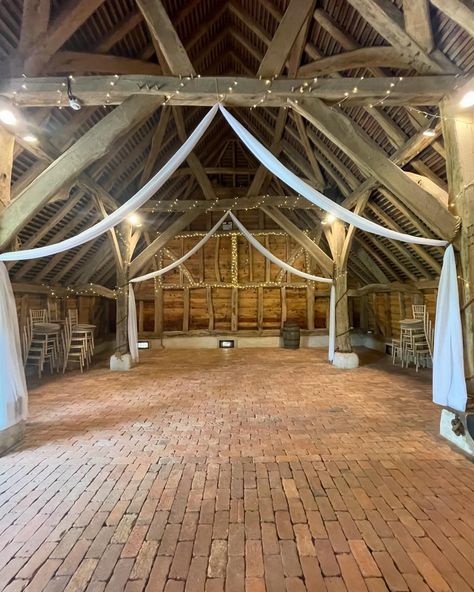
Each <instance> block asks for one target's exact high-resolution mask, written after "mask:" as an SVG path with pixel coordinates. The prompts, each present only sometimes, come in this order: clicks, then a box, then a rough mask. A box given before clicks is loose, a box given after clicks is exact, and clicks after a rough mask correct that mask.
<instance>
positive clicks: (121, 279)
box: [115, 222, 140, 357]
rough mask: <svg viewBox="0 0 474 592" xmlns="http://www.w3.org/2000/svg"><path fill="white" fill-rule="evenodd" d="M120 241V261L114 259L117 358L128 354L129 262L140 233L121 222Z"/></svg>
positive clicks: (118, 242)
mask: <svg viewBox="0 0 474 592" xmlns="http://www.w3.org/2000/svg"><path fill="white" fill-rule="evenodd" d="M120 231H121V235H122V241H117V244H118V245H119V247H120V253H121V256H122V259H121V260H119V259H118V258H117V259H116V262H115V263H116V272H117V287H118V293H117V317H116V318H117V323H116V337H115V353H116V355H117V356H118V357H120V356H121V355H123V354H126V353H127V352H128V282H129V280H130V278H131V277H133V276H131V274H130V261H131V259H132V255H133V251H134V250H135V247H136V244H137V242H138V238H139V236H140V231H139V230H136V231H135V232H133V228H132V226H131V225H130V224H129V223H127V222H123V223H122V224H121V227H120Z"/></svg>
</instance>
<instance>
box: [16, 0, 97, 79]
mask: <svg viewBox="0 0 474 592" xmlns="http://www.w3.org/2000/svg"><path fill="white" fill-rule="evenodd" d="M103 2H104V0H68V1H67V2H66V3H63V5H62V7H61V11H60V13H59V14H58V15H57V16H56V18H55V19H54V21H53V22H52V23H51V24H50V25H49V27H48V29H47V31H45V32H44V33H43V34H42V35H41V37H40V38H39V39H38V40H37V41H36V42H35V44H34V46H33V47H31V53H30V55H29V56H28V57H27V58H26V60H25V65H24V72H25V73H26V74H28V75H29V76H34V75H36V74H38V73H39V72H41V70H42V68H43V66H44V65H45V64H46V63H47V62H48V60H49V59H51V57H52V56H53V55H54V54H55V53H56V51H58V49H59V48H60V47H61V46H62V45H64V43H65V42H66V41H67V40H68V39H69V37H71V35H72V34H73V33H74V32H75V31H76V30H77V29H78V28H79V27H80V26H81V25H82V24H83V23H84V22H85V21H86V20H87V19H88V18H89V17H90V16H91V14H92V13H94V12H95V11H96V10H97V8H98V7H99V6H100V5H101V4H102V3H103Z"/></svg>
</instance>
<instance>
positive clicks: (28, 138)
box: [23, 134, 38, 144]
mask: <svg viewBox="0 0 474 592" xmlns="http://www.w3.org/2000/svg"><path fill="white" fill-rule="evenodd" d="M23 140H24V141H25V142H28V143H29V144H36V142H37V141H38V138H37V137H36V136H34V135H33V134H26V135H24V136H23Z"/></svg>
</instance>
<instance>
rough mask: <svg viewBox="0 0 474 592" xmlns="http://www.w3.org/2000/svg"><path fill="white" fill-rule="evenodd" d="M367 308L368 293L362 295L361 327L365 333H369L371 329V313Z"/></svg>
mask: <svg viewBox="0 0 474 592" xmlns="http://www.w3.org/2000/svg"><path fill="white" fill-rule="evenodd" d="M368 312H369V311H368V309H367V295H366V294H363V295H362V296H361V297H360V323H359V324H360V328H361V329H362V331H364V333H367V331H368V330H369V315H368Z"/></svg>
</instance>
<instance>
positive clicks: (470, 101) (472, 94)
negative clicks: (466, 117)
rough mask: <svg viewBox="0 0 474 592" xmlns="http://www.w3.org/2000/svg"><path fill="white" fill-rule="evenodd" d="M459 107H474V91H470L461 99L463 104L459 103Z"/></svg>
mask: <svg viewBox="0 0 474 592" xmlns="http://www.w3.org/2000/svg"><path fill="white" fill-rule="evenodd" d="M459 106H460V107H462V108H463V109H468V108H469V107H474V90H470V91H468V92H467V93H466V94H465V95H464V96H463V98H462V99H461V102H460V103H459Z"/></svg>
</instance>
